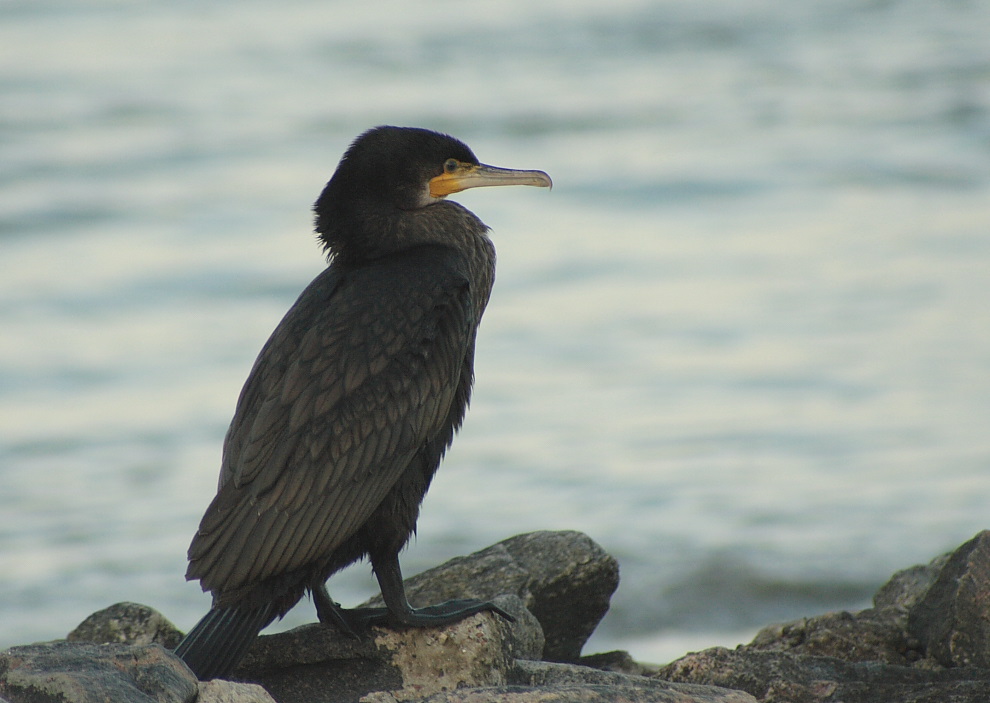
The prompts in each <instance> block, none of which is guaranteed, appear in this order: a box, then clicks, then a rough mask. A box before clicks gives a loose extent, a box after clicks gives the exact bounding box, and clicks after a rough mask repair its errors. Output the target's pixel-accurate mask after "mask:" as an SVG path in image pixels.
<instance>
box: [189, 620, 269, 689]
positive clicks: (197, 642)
mask: <svg viewBox="0 0 990 703" xmlns="http://www.w3.org/2000/svg"><path fill="white" fill-rule="evenodd" d="M274 619H275V618H274V616H273V615H272V614H271V606H270V605H263V606H261V607H260V608H255V609H244V608H213V609H212V610H211V611H210V612H208V613H207V614H206V615H204V616H203V619H202V620H200V621H199V622H198V623H196V626H195V627H193V629H191V630H190V631H189V632H188V634H186V636H185V637H184V638H183V639H182V641H181V642H179V646H178V647H176V648H175V653H176V654H177V655H178V656H179V657H180V658H181V659H182V661H184V662H185V663H186V665H187V666H188V667H189V668H190V669H192V670H193V673H194V674H196V678H198V679H200V680H201V681H206V680H208V679H218V678H223V677H225V676H229V675H230V673H231V672H232V671H233V670H234V667H236V666H237V664H238V662H240V660H241V658H242V657H243V656H244V654H245V653H246V652H247V650H248V647H250V646H251V643H252V642H254V638H255V637H257V636H258V633H259V632H261V631H262V630H263V629H264V628H265V627H266V626H267V625H268V624H269V623H270V622H271V621H272V620H274Z"/></svg>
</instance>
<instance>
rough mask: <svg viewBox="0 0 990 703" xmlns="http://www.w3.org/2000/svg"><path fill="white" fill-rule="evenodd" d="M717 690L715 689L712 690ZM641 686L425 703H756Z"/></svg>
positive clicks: (468, 693)
mask: <svg viewBox="0 0 990 703" xmlns="http://www.w3.org/2000/svg"><path fill="white" fill-rule="evenodd" d="M712 690H714V689H712ZM698 691H699V692H698V694H697V695H685V694H683V693H681V692H679V691H671V690H664V689H657V688H644V687H641V686H607V685H573V686H568V685H561V686H546V687H539V688H535V687H523V686H511V687H501V688H461V689H458V690H456V691H446V692H444V693H438V694H434V695H432V696H430V697H428V698H425V699H423V700H422V701H421V703H755V699H754V698H753V697H752V696H750V695H747V694H745V693H742V692H741V691H725V690H723V691H720V692H719V693H717V694H716V696H715V697H707V695H706V694H705V693H704V692H703V691H704V687H698ZM362 701H366V702H367V703H393V702H392V701H391V700H390V699H388V698H371V697H368V698H364V699H362Z"/></svg>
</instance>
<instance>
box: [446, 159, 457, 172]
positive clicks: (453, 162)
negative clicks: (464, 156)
mask: <svg viewBox="0 0 990 703" xmlns="http://www.w3.org/2000/svg"><path fill="white" fill-rule="evenodd" d="M460 165H461V164H460V162H459V161H458V160H457V159H447V160H446V161H444V162H443V170H444V173H453V172H454V171H456V170H457V167H458V166H460Z"/></svg>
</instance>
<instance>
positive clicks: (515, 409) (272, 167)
mask: <svg viewBox="0 0 990 703" xmlns="http://www.w3.org/2000/svg"><path fill="white" fill-rule="evenodd" d="M988 37H990V3H988V2H985V0H971V1H966V0H958V1H955V0H949V1H946V2H938V3H933V2H930V1H927V0H924V1H923V0H899V1H897V0H890V1H882V0H876V1H872V2H871V1H857V2H853V1H849V0H846V1H843V0H836V1H834V2H832V1H830V2H816V3H803V2H788V1H787V0H733V1H731V2H729V1H722V2H704V3H700V2H696V1H694V0H660V1H657V2H645V1H641V0H613V1H612V2H609V3H601V2H591V1H590V0H544V1H542V2H528V1H527V2H523V1H522V0H501V1H500V2H497V3H495V2H463V1H457V0H431V2H425V3H408V2H399V1H398V0H387V1H385V2H378V3H363V4H362V3H353V2H340V1H337V0H283V1H281V2H277V3H276V2H261V1H260V0H248V1H247V2H244V1H239V2H233V1H231V0H216V1H210V2H200V1H196V2H192V1H191V0H179V1H177V2H167V3H166V2H150V1H148V0H64V1H62V2H57V1H48V0H6V1H3V2H0V647H4V646H9V645H13V644H18V643H26V642H31V641H37V640H44V639H52V638H57V637H63V636H64V635H65V634H66V633H67V632H68V631H69V630H71V629H72V628H73V627H74V626H75V625H76V624H78V623H79V622H80V621H81V620H82V619H83V618H85V617H86V616H87V615H88V614H90V613H91V612H93V611H95V610H97V609H99V608H102V607H104V606H107V605H109V604H111V603H114V602H117V601H123V600H128V601H137V602H141V603H146V604H148V605H152V606H154V607H156V608H158V609H160V610H161V611H162V612H164V613H165V615H166V616H168V617H169V618H170V619H172V620H173V621H174V622H175V623H176V624H177V625H178V626H179V627H181V628H183V629H185V628H188V627H190V626H191V625H192V624H193V623H194V622H195V621H196V620H197V619H198V618H199V616H200V615H202V614H203V613H204V612H205V611H206V610H207V608H208V607H209V597H208V595H206V594H203V593H202V592H201V591H200V590H199V588H198V585H197V584H195V583H186V582H185V581H184V579H183V573H184V569H185V550H186V547H187V546H188V543H189V540H190V538H191V536H192V534H193V531H194V530H195V528H196V526H197V524H198V521H199V518H200V516H201V514H202V512H203V510H204V508H205V507H206V505H207V504H208V503H209V501H210V499H211V498H212V496H213V493H214V490H215V482H216V477H217V471H218V467H219V461H220V451H221V445H222V440H223V436H224V432H225V430H226V427H227V424H228V423H229V421H230V417H231V414H232V412H233V407H234V403H235V400H236V398H237V394H238V392H239V390H240V386H241V384H242V383H243V381H244V379H245V378H246V376H247V373H248V371H249V369H250V367H251V364H252V362H253V360H254V357H255V355H256V354H257V352H258V350H259V349H260V348H261V345H262V344H263V343H264V341H265V339H266V338H267V336H268V334H269V333H270V331H271V330H272V329H273V328H274V326H275V324H276V323H277V322H278V320H279V319H280V318H281V316H282V314H283V313H284V311H285V310H286V309H287V308H288V307H289V305H290V304H291V303H292V302H293V300H294V299H295V297H296V296H297V295H298V294H299V292H300V291H301V290H302V289H303V288H304V287H305V286H306V284H307V283H308V282H309V281H310V280H311V279H312V278H313V277H314V276H315V275H316V274H317V273H318V272H319V271H320V270H321V269H322V267H323V266H324V265H325V262H324V260H323V258H322V255H321V251H320V247H319V246H318V245H317V243H316V241H315V239H314V237H313V235H312V218H311V212H310V208H311V205H312V202H313V201H314V200H315V198H316V196H317V195H318V194H319V192H320V190H321V189H322V187H323V184H324V183H325V182H326V180H327V179H328V178H329V176H330V175H331V173H332V172H333V169H334V167H335V166H336V163H337V160H338V159H339V157H340V154H341V153H342V152H343V150H344V149H346V147H347V146H348V144H349V143H350V141H351V140H352V139H353V138H354V137H355V136H357V135H358V134H359V133H361V132H362V131H363V130H365V129H367V128H368V127H371V126H374V125H378V124H400V125H415V126H423V127H430V128H433V129H439V130H443V131H447V132H449V133H452V134H454V135H456V136H458V137H460V138H461V139H463V140H465V141H466V142H467V143H468V144H470V145H471V146H472V147H473V149H474V150H475V152H476V153H477V154H478V156H479V158H480V159H481V160H482V161H484V162H487V163H491V164H496V165H501V166H508V167H517V168H539V169H543V170H545V171H547V172H548V173H550V174H551V175H552V176H553V178H554V184H555V185H554V188H553V190H552V191H550V192H547V191H545V190H538V189H532V188H513V189H490V190H479V191H470V192H467V193H463V194H461V195H459V196H457V198H456V199H457V200H458V201H459V202H461V203H463V204H464V205H466V206H467V207H469V208H471V209H472V210H473V211H475V212H476V213H478V214H479V216H480V217H482V219H484V220H485V221H486V222H487V223H488V224H489V225H490V226H491V227H492V229H493V232H492V238H493V240H494V241H495V243H496V246H497V248H498V252H499V269H498V280H497V282H496V287H495V292H494V294H493V296H492V299H491V303H490V305H489V308H488V312H487V314H486V316H485V319H484V322H483V324H482V329H481V333H480V338H479V349H478V358H477V364H476V372H477V384H476V387H475V394H474V399H473V402H472V407H471V410H470V412H469V414H468V418H467V421H466V424H465V426H464V429H463V431H462V432H461V433H460V436H459V437H458V439H457V440H456V441H455V443H454V446H453V449H452V450H451V451H450V453H449V454H448V457H447V459H446V461H445V462H444V464H443V466H442V467H441V469H440V472H439V474H438V476H437V479H436V481H435V482H434V485H433V488H432V490H431V492H430V494H429V496H428V498H427V500H426V502H425V504H424V507H423V513H422V518H421V520H420V523H419V532H418V536H417V537H416V538H415V539H414V540H413V542H412V543H411V545H410V547H409V549H408V550H407V551H406V552H405V553H404V555H403V559H402V561H403V566H404V569H405V571H406V573H407V574H412V573H415V572H417V571H420V570H422V569H425V568H428V567H430V566H433V565H435V564H438V563H440V562H442V561H444V560H446V559H447V558H450V557H453V556H455V555H459V554H464V553H468V552H471V551H474V550H477V549H480V548H483V547H486V546H488V545H490V544H492V543H493V542H495V541H498V540H500V539H503V538H505V537H509V536H511V535H513V534H516V533H519V532H524V531H530V530H543V529H553V530H562V529H568V530H580V531H583V532H585V533H587V534H589V535H590V536H592V537H593V538H594V539H595V540H597V541H598V542H599V543H600V544H601V545H602V546H603V547H604V548H605V549H607V550H608V551H609V552H610V553H611V554H613V555H614V556H615V557H616V558H617V559H618V560H619V563H620V565H621V570H622V582H621V584H620V586H619V590H618V592H617V593H616V595H615V597H614V599H613V607H612V610H611V611H610V612H609V614H608V615H607V616H606V618H605V620H604V621H603V623H602V625H601V628H600V630H599V632H598V633H597V634H596V635H595V638H594V640H593V641H592V642H591V643H590V644H589V645H588V647H587V649H586V651H589V652H591V651H603V650H606V649H612V648H625V649H629V650H630V651H631V652H632V654H633V655H634V656H635V657H636V658H638V659H642V660H647V661H654V662H663V661H668V660H670V659H673V658H675V657H677V656H679V655H680V654H682V653H684V652H685V651H687V650H689V649H699V648H703V647H707V646H713V645H728V646H732V645H734V644H736V643H738V642H742V641H746V640H748V639H749V638H751V637H752V636H753V634H754V633H755V631H756V630H757V629H758V628H759V627H760V626H762V625H764V624H767V623H770V622H779V621H784V620H788V619H794V618H797V617H801V616H808V615H813V614H818V613H822V612H826V611H829V610H835V609H843V608H845V609H853V608H862V607H865V606H867V605H868V604H869V601H870V598H871V595H872V594H873V592H874V591H875V590H876V589H877V588H878V587H879V586H880V585H881V584H882V583H883V582H884V581H885V580H886V579H887V578H888V577H889V576H890V574H891V573H892V572H893V571H895V570H897V569H900V568H904V567H908V566H911V565H913V564H916V563H921V562H927V561H928V560H930V559H931V558H932V557H934V556H936V555H938V554H939V553H941V552H943V551H945V550H948V549H951V548H954V547H955V546H957V545H958V544H960V543H961V542H963V541H964V540H966V539H968V538H969V537H971V536H972V535H974V534H975V533H976V532H978V531H979V530H981V529H983V528H987V527H990V40H988ZM330 590H331V593H333V594H334V596H335V597H336V598H338V599H340V600H342V601H343V602H344V603H345V604H356V603H358V602H360V601H361V600H363V599H364V598H366V597H368V596H370V595H372V594H374V593H376V586H375V583H374V581H373V579H372V577H371V575H370V569H369V567H368V566H367V565H366V564H360V565H356V566H354V567H352V568H350V569H348V570H347V571H345V572H343V573H341V574H339V575H338V576H336V577H334V578H333V579H332V580H331V582H330ZM314 618H315V615H314V612H313V609H312V606H311V605H310V604H309V603H308V602H304V603H302V604H300V605H299V606H298V607H297V608H296V609H295V610H294V611H293V612H292V613H291V614H290V615H289V617H287V618H286V620H285V621H284V622H283V623H281V627H283V628H284V627H288V626H293V625H297V624H300V623H303V622H307V621H311V620H313V619H314Z"/></svg>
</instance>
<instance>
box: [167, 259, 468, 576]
mask: <svg viewBox="0 0 990 703" xmlns="http://www.w3.org/2000/svg"><path fill="white" fill-rule="evenodd" d="M475 317H476V313H475V306H474V305H473V303H472V300H471V290H470V283H469V279H468V277H467V276H466V275H465V273H464V265H463V263H462V261H461V260H460V258H459V257H458V255H457V254H456V252H453V250H449V249H443V248H440V247H422V248H420V249H417V250H415V251H413V252H411V253H407V254H405V255H402V256H401V257H388V258H387V259H383V260H379V261H378V262H372V263H370V264H366V265H363V266H360V267H352V268H348V269H346V270H345V271H343V272H340V271H337V270H336V267H335V266H331V267H330V268H329V269H328V270H327V271H325V272H324V273H323V274H322V275H321V276H320V277H318V278H317V279H316V280H314V281H313V283H312V284H310V286H309V287H308V288H307V289H306V291H304V292H303V294H302V295H301V296H300V298H299V300H298V301H297V302H296V304H295V305H294V306H293V307H292V308H291V309H290V310H289V312H288V313H287V314H286V316H285V317H284V318H283V320H282V322H281V323H280V324H279V326H278V327H277V328H276V330H275V332H274V333H273V334H272V336H271V338H270V339H269V341H268V342H267V343H266V345H265V347H264V348H263V349H262V351H261V354H260V355H259V357H258V360H257V361H256V362H255V366H254V368H253V369H252V372H251V374H250V376H249V377H248V380H247V382H246V383H245V387H244V389H243V391H242V393H241V397H240V399H239V401H238V406H237V410H236V412H235V416H234V419H233V421H232V423H231V426H230V429H229V430H228V433H227V438H226V440H225V443H224V460H223V467H222V470H221V476H220V486H219V490H218V492H217V496H216V498H215V499H214V500H213V502H212V503H211V504H210V506H209V508H208V509H207V511H206V514H205V515H204V517H203V520H202V522H201V524H200V528H199V531H198V532H197V534H196V536H195V537H194V538H193V542H192V545H191V546H190V548H189V559H190V564H189V569H188V571H187V574H186V577H187V578H189V579H195V578H198V579H200V581H201V583H202V586H203V588H204V589H205V590H212V591H214V593H217V592H220V591H226V590H230V589H234V588H238V587H240V586H244V585H245V584H251V583H254V582H257V581H260V580H264V579H266V578H268V577H270V576H273V575H278V574H282V573H286V572H288V571H292V570H294V569H298V568H300V567H303V566H306V565H308V564H310V563H313V562H314V561H317V560H320V559H323V558H326V556H327V555H328V554H330V553H331V552H332V551H333V550H334V549H335V548H336V547H338V546H339V545H340V544H341V543H342V542H344V541H345V540H346V539H347V538H349V537H350V536H351V535H353V534H354V532H355V531H357V530H358V529H359V528H360V527H361V526H362V525H363V524H364V522H365V521H366V520H367V519H368V518H369V516H370V515H371V513H372V512H373V511H374V509H375V508H376V507H377V506H378V504H379V503H380V502H381V501H382V499H383V498H384V497H385V495H386V494H387V493H388V491H389V490H390V489H391V488H392V487H393V486H394V484H395V483H396V481H398V479H399V477H400V476H401V475H402V472H403V471H404V470H405V469H406V467H407V465H408V464H409V462H410V460H411V459H412V457H413V455H414V454H415V453H416V452H417V450H419V449H420V448H421V447H422V446H423V445H424V444H425V443H426V442H428V441H430V440H431V439H432V438H434V437H435V436H436V435H437V434H438V433H439V432H440V431H441V430H442V428H443V427H444V425H445V423H447V422H448V420H447V416H448V411H449V409H450V405H451V402H452V399H453V398H454V395H455V392H456V391H457V385H458V381H459V380H460V379H461V371H462V365H463V364H464V359H465V356H466V355H467V354H468V353H469V350H470V348H471V345H472V340H473V336H474V333H475V329H476V320H475Z"/></svg>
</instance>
